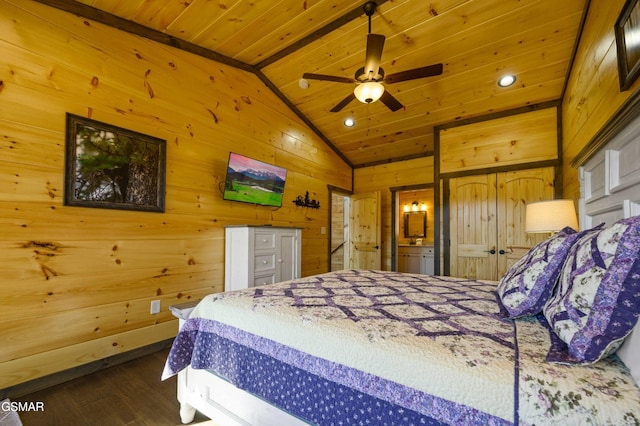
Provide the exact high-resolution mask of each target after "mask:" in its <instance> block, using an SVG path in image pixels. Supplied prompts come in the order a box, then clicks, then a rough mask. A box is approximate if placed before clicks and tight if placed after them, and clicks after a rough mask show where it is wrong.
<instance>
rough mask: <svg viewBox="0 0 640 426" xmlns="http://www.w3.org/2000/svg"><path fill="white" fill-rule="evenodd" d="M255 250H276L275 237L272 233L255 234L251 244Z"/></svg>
mask: <svg viewBox="0 0 640 426" xmlns="http://www.w3.org/2000/svg"><path fill="white" fill-rule="evenodd" d="M253 244H254V248H255V249H256V250H273V249H275V248H276V237H275V234H274V233H273V232H256V234H255V240H254V242H253Z"/></svg>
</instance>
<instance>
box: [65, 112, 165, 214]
mask: <svg viewBox="0 0 640 426" xmlns="http://www.w3.org/2000/svg"><path fill="white" fill-rule="evenodd" d="M166 149H167V146H166V141H165V140H163V139H158V138H155V137H152V136H148V135H143V134H142V133H137V132H134V131H131V130H127V129H123V128H120V127H116V126H112V125H110V124H106V123H101V122H99V121H96V120H92V119H89V118H84V117H80V116H77V115H73V114H67V128H66V152H65V177H64V180H65V192H64V204H65V205H67V206H82V207H98V208H107V209H124V210H139V211H150V212H164V193H165V162H166Z"/></svg>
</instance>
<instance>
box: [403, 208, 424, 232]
mask: <svg viewBox="0 0 640 426" xmlns="http://www.w3.org/2000/svg"><path fill="white" fill-rule="evenodd" d="M426 236H427V212H423V211H419V212H407V213H405V214H404V237H405V238H424V237H426Z"/></svg>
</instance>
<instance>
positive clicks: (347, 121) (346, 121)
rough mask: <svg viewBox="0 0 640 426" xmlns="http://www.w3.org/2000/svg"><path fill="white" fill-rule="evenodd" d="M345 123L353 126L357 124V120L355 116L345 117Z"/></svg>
mask: <svg viewBox="0 0 640 426" xmlns="http://www.w3.org/2000/svg"><path fill="white" fill-rule="evenodd" d="M344 125H345V126H347V127H353V126H355V125H356V122H355V121H354V119H353V118H345V120H344Z"/></svg>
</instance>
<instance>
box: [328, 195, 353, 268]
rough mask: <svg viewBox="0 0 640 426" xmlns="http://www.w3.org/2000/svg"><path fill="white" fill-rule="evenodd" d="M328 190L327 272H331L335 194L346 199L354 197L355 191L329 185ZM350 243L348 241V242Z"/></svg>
mask: <svg viewBox="0 0 640 426" xmlns="http://www.w3.org/2000/svg"><path fill="white" fill-rule="evenodd" d="M327 189H328V192H329V197H328V200H327V201H328V202H327V205H328V206H329V208H328V209H327V210H328V211H329V212H328V214H329V216H328V218H327V219H328V220H327V223H328V224H329V226H328V227H327V228H328V237H327V270H328V271H331V254H332V253H331V242H332V241H331V239H332V238H333V225H332V223H333V221H332V220H331V219H332V217H333V196H334V194H339V195H341V196H344V197H350V196H351V195H353V191H350V190H348V189H344V188H340V187H337V186H333V185H327ZM346 220H347V222H348V221H349V217H348V216H347V218H346ZM343 221H344V218H343ZM347 243H348V241H347Z"/></svg>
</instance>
